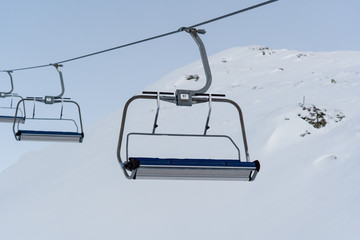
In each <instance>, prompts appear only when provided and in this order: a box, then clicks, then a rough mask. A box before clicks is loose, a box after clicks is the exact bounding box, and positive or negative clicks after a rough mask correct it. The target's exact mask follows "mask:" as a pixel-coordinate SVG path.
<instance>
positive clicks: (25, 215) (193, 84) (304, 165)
mask: <svg viewBox="0 0 360 240" xmlns="http://www.w3.org/2000/svg"><path fill="white" fill-rule="evenodd" d="M209 60H210V65H211V68H212V74H213V84H212V86H211V88H210V90H209V92H211V93H225V94H226V95H227V97H228V98H230V99H233V100H235V101H236V102H237V103H238V104H239V105H240V106H241V107H242V109H243V113H244V117H245V124H246V132H247V136H248V144H249V148H250V149H249V150H250V156H251V159H252V160H255V159H258V160H260V162H261V170H260V172H259V174H258V177H257V179H256V180H255V182H231V181H224V182H221V181H220V182H218V181H215V182H212V181H156V180H138V181H129V180H127V179H125V177H124V176H123V174H122V171H121V169H120V167H119V164H118V162H117V159H116V147H117V141H118V134H119V125H120V119H121V110H119V111H118V112H115V113H114V114H113V115H112V116H109V117H107V118H105V119H104V120H103V121H101V122H99V123H98V124H97V125H95V126H92V127H91V128H88V129H87V131H86V137H85V141H84V143H83V144H56V145H53V146H51V147H49V148H48V149H46V150H41V151H38V152H33V153H30V154H27V155H25V156H23V157H22V158H21V159H20V160H19V161H18V163H16V164H15V165H13V166H12V167H10V168H9V169H7V170H6V171H4V172H3V173H2V174H1V175H0V239H4V240H5V239H6V240H13V239H14V240H15V239H16V240H17V239H36V240H41V239H52V240H53V239H59V240H60V239H61V240H63V239H127V238H131V239H181V240H183V239H252V240H254V239H358V238H359V237H360V229H359V222H360V221H359V220H360V217H359V214H360V187H359V185H358V183H359V182H360V175H359V174H358V170H359V169H360V162H359V161H358V156H359V155H360V148H359V147H358V145H359V143H360V111H359V109H358V104H359V103H360V96H359V90H360V52H323V53H321V52H297V51H290V50H273V49H269V48H267V47H261V46H248V47H238V48H233V49H229V50H227V51H224V52H221V53H219V54H216V55H214V56H212V57H210V59H209ZM190 75H193V76H195V75H198V77H199V80H198V81H196V78H197V77H195V78H193V79H191V80H186V79H187V78H191V77H188V76H190ZM203 79H204V74H203V71H202V66H201V63H200V61H199V62H195V63H193V64H190V65H189V66H186V67H183V68H181V69H178V70H176V71H174V72H172V73H171V74H169V75H168V76H165V77H164V78H163V79H162V80H160V81H158V82H156V83H154V84H153V85H152V86H149V87H148V88H147V90H164V91H174V90H175V89H176V88H191V89H196V88H198V87H199V86H202V85H203V81H202V80H203ZM140 117H141V116H140ZM181 117H182V116H181V115H179V114H178V115H176V113H173V114H170V115H165V116H164V118H165V119H166V118H169V119H170V118H171V121H172V122H174V121H175V123H176V121H179V123H180V122H181V121H183V120H184V119H181ZM213 118H214V122H216V121H217V120H218V119H220V117H216V116H215V114H214V116H213ZM174 119H178V120H174ZM217 124H218V126H223V128H224V129H225V130H226V129H227V130H229V128H230V127H231V125H228V124H227V121H223V122H218V123H217ZM195 150H196V147H195V146H194V147H193V148H192V149H186V151H189V152H191V151H195ZM184 151H185V150H184Z"/></svg>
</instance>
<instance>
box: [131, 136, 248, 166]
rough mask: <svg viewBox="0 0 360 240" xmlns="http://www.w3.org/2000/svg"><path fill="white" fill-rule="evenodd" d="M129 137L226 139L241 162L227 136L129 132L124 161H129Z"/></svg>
mask: <svg viewBox="0 0 360 240" xmlns="http://www.w3.org/2000/svg"><path fill="white" fill-rule="evenodd" d="M131 135H143V136H166V137H200V138H204V137H206V138H212V137H214V138H227V139H229V140H230V142H231V143H232V144H233V145H234V147H235V148H236V150H237V153H238V160H239V161H241V157H240V149H239V147H238V146H237V145H236V143H235V142H234V140H233V139H232V138H231V137H229V136H227V135H202V134H177V133H138V132H131V133H128V134H127V136H126V159H129V154H128V152H129V149H128V148H129V145H128V142H129V138H130V136H131Z"/></svg>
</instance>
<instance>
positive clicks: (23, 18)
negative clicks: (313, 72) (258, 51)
mask: <svg viewBox="0 0 360 240" xmlns="http://www.w3.org/2000/svg"><path fill="white" fill-rule="evenodd" d="M260 2H262V1H255V0H243V1H239V0H222V1H209V0H191V1H190V0H182V1H170V0H154V1H145V0H131V1H122V0H101V1H100V0H98V1H95V0H93V1H91V0H90V1H89V0H86V1H85V0H79V1H72V0H63V1H57V2H55V1H45V0H43V1H40V0H33V1H25V0H18V1H17V0H15V1H3V2H2V5H1V14H0V27H1V41H0V43H1V44H0V53H1V57H0V70H7V69H14V68H21V67H28V66H34V65H42V64H49V63H54V62H58V61H62V60H65V59H69V58H73V57H77V56H81V55H84V54H88V53H92V52H96V51H100V50H104V49H107V48H112V47H115V46H119V45H122V44H126V43H129V42H133V41H137V40H140V39H144V38H148V37H152V36H155V35H159V34H162V33H166V32H170V31H174V30H176V29H178V28H180V27H182V26H190V25H193V24H196V23H199V22H203V21H205V20H208V19H211V18H214V17H218V16H221V15H224V14H227V13H230V12H234V11H237V10H239V9H242V8H246V7H248V6H251V5H255V4H258V3H260ZM359 10H360V2H359V1H356V0H342V1H339V0H279V1H278V2H275V3H272V4H270V5H267V6H264V7H261V8H258V9H255V10H252V11H249V12H246V13H242V14H239V15H235V16H232V17H229V18H227V19H223V20H220V21H218V22H214V23H210V24H208V25H204V26H202V27H200V28H204V29H206V31H207V34H205V35H202V36H201V38H202V39H203V42H204V44H205V46H206V49H207V52H208V54H209V55H212V54H215V53H217V52H220V51H222V50H226V49H229V48H232V47H237V46H247V45H263V46H267V47H270V48H273V49H291V50H298V51H340V50H347V51H348V50H350V51H360V46H359V42H360V34H359V31H358V23H359V22H360V15H359ZM198 59H199V53H198V50H197V46H196V45H195V43H194V42H193V40H192V39H191V37H190V36H189V35H188V34H186V33H178V34H175V35H171V36H168V37H165V38H161V39H157V40H154V41H151V42H147V43H143V44H139V45H135V46H131V47H128V48H125V49H119V50H116V51H112V52H108V53H105V54H102V55H97V56H93V57H90V58H86V59H81V60H78V61H74V62H69V63H66V64H64V67H63V69H62V71H63V74H64V80H65V86H66V91H65V95H64V97H71V98H72V99H74V100H76V101H77V102H78V103H79V104H80V105H81V107H82V112H83V118H84V124H85V134H86V127H87V126H88V125H90V124H92V123H94V122H96V121H98V120H100V119H102V118H104V117H105V116H107V115H109V114H111V113H112V112H114V111H116V110H118V109H121V108H122V107H123V105H124V103H125V101H126V100H127V99H128V98H130V97H131V96H132V95H134V94H136V93H138V92H140V91H141V90H142V89H143V88H145V87H146V86H147V85H150V84H151V83H153V82H155V81H157V80H159V79H161V78H162V77H163V76H165V75H166V74H168V73H170V72H171V71H173V70H175V69H177V68H179V67H182V66H184V65H187V64H189V63H191V62H194V61H196V60H198ZM13 76H14V84H15V90H14V92H17V93H19V94H21V95H22V96H24V97H26V96H43V95H49V94H50V95H51V94H57V93H58V92H59V83H58V75H57V73H56V71H55V69H54V68H53V67H47V68H41V69H36V70H27V71H18V72H14V73H13ZM7 81H8V75H7V74H6V73H0V91H2V89H1V88H7V86H8V85H7V84H8V82H7ZM154 90H156V89H154ZM174 90H175V89H174ZM116 131H118V129H116ZM0 132H1V136H0V145H1V148H0V149H1V158H0V171H2V170H3V169H4V168H6V167H7V166H9V165H10V164H12V163H14V162H16V161H17V160H18V159H19V157H20V156H21V155H22V154H24V153H26V152H29V151H33V150H37V149H40V148H43V147H45V146H47V145H48V144H46V143H30V142H27V143H25V142H24V143H23V142H16V141H15V139H14V137H13V136H12V126H10V125H8V124H4V123H3V124H0ZM85 141H86V138H85ZM114 158H115V157H114Z"/></svg>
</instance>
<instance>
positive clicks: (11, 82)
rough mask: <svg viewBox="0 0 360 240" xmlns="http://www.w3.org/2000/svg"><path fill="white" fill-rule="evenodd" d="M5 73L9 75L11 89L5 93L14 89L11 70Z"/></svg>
mask: <svg viewBox="0 0 360 240" xmlns="http://www.w3.org/2000/svg"><path fill="white" fill-rule="evenodd" d="M7 73H8V74H9V77H10V84H11V90H10V91H9V92H7V93H6V94H10V93H12V92H13V90H14V82H13V78H12V75H11V71H7Z"/></svg>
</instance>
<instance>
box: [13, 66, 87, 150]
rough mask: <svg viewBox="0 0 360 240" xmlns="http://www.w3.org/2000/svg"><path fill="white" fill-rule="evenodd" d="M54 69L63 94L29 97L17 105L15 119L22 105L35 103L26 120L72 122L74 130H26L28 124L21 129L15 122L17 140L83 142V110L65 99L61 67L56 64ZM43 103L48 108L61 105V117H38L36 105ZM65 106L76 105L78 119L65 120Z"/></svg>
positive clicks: (14, 129)
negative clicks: (30, 114)
mask: <svg viewBox="0 0 360 240" xmlns="http://www.w3.org/2000/svg"><path fill="white" fill-rule="evenodd" d="M54 67H55V68H56V70H57V71H58V73H59V76H60V83H61V88H62V92H61V93H60V94H59V95H58V96H45V97H27V98H24V99H22V100H20V101H19V102H18V104H17V108H16V112H15V117H17V114H18V110H19V106H20V104H23V105H24V107H25V106H26V104H25V102H31V103H33V110H32V116H31V117H28V116H26V114H25V115H24V118H25V120H34V121H60V122H64V121H67V122H71V123H72V125H73V129H71V130H69V131H60V130H39V129H26V128H25V127H26V124H23V125H22V126H21V127H20V125H19V124H18V123H16V122H14V124H13V132H14V136H15V138H16V140H18V141H21V140H30V141H62V142H80V143H81V142H82V141H83V138H84V132H83V125H82V119H81V110H80V106H79V104H78V103H77V102H75V101H73V100H71V99H70V98H63V97H62V96H63V94H64V92H65V87H64V81H63V75H62V72H61V70H60V68H59V67H62V66H61V65H58V64H54ZM38 102H39V103H43V104H46V105H48V106H52V105H54V104H61V110H60V114H59V117H56V118H55V117H41V118H40V117H36V114H35V109H36V108H35V106H36V103H38ZM65 105H75V106H76V109H77V113H76V115H78V117H77V118H63V109H64V106H65Z"/></svg>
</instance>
